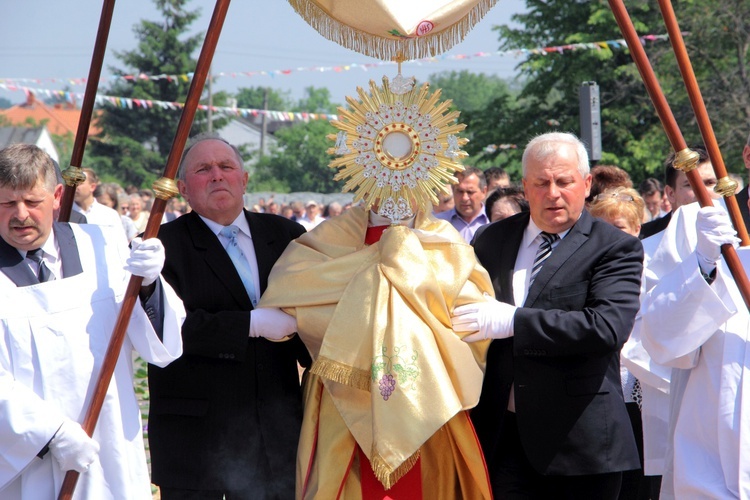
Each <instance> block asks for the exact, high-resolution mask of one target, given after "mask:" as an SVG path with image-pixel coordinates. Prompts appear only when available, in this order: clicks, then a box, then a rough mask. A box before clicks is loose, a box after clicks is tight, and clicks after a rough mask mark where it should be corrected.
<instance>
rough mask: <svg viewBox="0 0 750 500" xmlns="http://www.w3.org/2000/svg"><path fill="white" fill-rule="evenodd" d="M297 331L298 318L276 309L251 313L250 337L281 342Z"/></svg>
mask: <svg viewBox="0 0 750 500" xmlns="http://www.w3.org/2000/svg"><path fill="white" fill-rule="evenodd" d="M296 331H297V318H295V317H294V316H290V315H288V314H287V313H285V312H284V311H282V310H281V309H277V308H275V307H263V308H260V309H253V310H252V311H250V336H251V337H265V338H267V339H269V340H281V339H283V338H284V337H288V336H289V335H291V334H293V333H294V332H296Z"/></svg>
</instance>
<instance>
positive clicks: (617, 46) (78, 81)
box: [0, 33, 688, 86]
mask: <svg viewBox="0 0 750 500" xmlns="http://www.w3.org/2000/svg"><path fill="white" fill-rule="evenodd" d="M687 35H688V33H683V36H687ZM668 39H669V36H668V35H645V36H642V37H640V40H641V44H643V45H646V43H647V42H657V41H666V40H668ZM624 49H627V43H626V42H625V40H623V39H619V40H606V41H599V42H586V43H572V44H566V45H556V46H552V47H539V48H533V49H514V50H504V51H495V52H476V53H474V54H452V55H441V56H435V57H424V58H421V59H416V60H412V61H405V62H404V63H403V64H404V65H408V64H416V65H423V64H435V63H441V62H445V61H471V60H473V59H479V58H486V57H516V58H519V57H524V56H532V55H537V56H547V55H554V54H565V53H568V52H574V51H581V50H624ZM395 64H396V63H394V62H391V61H376V62H371V63H349V64H337V65H334V66H309V67H298V68H289V69H277V70H267V71H266V70H260V71H227V72H223V71H222V72H219V73H212V74H211V78H212V79H213V80H217V79H218V78H238V77H247V78H256V77H271V78H274V77H277V76H289V75H292V74H294V73H299V72H314V73H327V72H334V73H343V72H346V71H352V70H360V71H369V70H371V69H374V68H378V67H381V66H386V65H395ZM192 77H193V74H192V73H186V74H182V75H166V74H161V75H147V74H145V73H140V74H138V75H122V76H108V77H105V78H102V79H101V80H100V83H101V84H105V83H109V82H114V81H127V82H136V81H157V80H167V81H168V82H173V83H178V82H189V81H190V80H191V79H192ZM0 84H5V85H8V86H12V85H21V84H27V85H28V84H34V85H45V84H63V85H69V86H80V85H86V78H62V77H53V78H0Z"/></svg>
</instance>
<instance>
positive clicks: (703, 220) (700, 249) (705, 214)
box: [695, 207, 740, 272]
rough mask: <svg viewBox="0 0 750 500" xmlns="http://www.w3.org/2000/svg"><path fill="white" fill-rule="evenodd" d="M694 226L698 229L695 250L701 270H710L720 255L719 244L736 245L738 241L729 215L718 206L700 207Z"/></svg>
mask: <svg viewBox="0 0 750 500" xmlns="http://www.w3.org/2000/svg"><path fill="white" fill-rule="evenodd" d="M695 228H696V230H697V231H698V242H697V244H696V246H695V252H696V254H697V255H698V264H700V266H701V269H702V270H703V272H710V271H712V270H713V269H714V268H715V267H716V262H717V261H718V260H719V258H720V257H721V245H724V244H727V243H728V244H730V245H732V246H734V247H737V246H738V245H739V243H740V240H739V238H737V232H736V231H735V230H734V227H733V226H732V222H731V220H730V219H729V215H728V214H727V213H726V212H725V211H724V210H722V209H721V208H719V207H703V208H701V209H700V210H699V211H698V219H697V220H696V221H695Z"/></svg>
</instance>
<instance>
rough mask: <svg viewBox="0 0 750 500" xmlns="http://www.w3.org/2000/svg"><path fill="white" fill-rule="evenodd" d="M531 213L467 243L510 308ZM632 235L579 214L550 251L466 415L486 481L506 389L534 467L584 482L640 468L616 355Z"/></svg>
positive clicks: (629, 298) (629, 282) (636, 254)
mask: <svg viewBox="0 0 750 500" xmlns="http://www.w3.org/2000/svg"><path fill="white" fill-rule="evenodd" d="M529 217H530V215H529V213H528V212H526V213H521V214H518V215H515V216H513V217H510V218H508V219H505V220H502V221H498V222H496V223H493V224H490V225H488V226H485V227H483V228H482V229H480V232H478V233H477V236H476V238H475V239H474V242H473V245H474V249H475V252H476V254H477V257H478V258H479V261H480V262H481V263H482V265H483V266H484V267H485V268H486V269H487V271H488V272H489V274H490V277H491V278H492V283H493V287H494V290H495V294H496V296H497V298H498V300H500V301H503V302H507V303H509V304H513V303H514V299H513V287H512V280H513V268H514V267H515V261H516V256H517V255H518V249H519V247H520V245H521V241H522V238H523V233H524V230H525V229H526V226H527V225H528V224H529ZM642 263H643V249H642V247H641V243H640V241H639V240H638V239H637V238H634V237H633V236H630V235H627V234H626V233H624V232H623V231H621V230H619V229H616V228H615V227H613V226H611V225H609V224H607V223H605V222H603V221H600V220H597V219H594V218H593V217H591V216H590V215H589V214H588V212H586V211H584V212H583V214H582V215H581V218H580V219H579V220H578V221H577V222H576V224H575V225H574V226H573V227H572V228H571V230H570V232H569V233H568V234H567V235H566V236H565V238H563V239H562V240H561V241H560V243H559V244H558V245H557V247H555V249H554V251H553V252H552V254H551V255H550V257H549V258H548V259H547V261H546V262H545V264H544V266H543V267H542V269H541V271H540V272H539V274H538V275H537V277H536V279H535V280H534V283H533V284H532V286H531V288H530V290H529V293H528V295H527V298H526V301H525V303H524V304H523V305H522V306H523V307H520V308H519V309H518V310H517V311H516V313H515V316H514V336H513V337H511V338H508V339H502V340H494V341H493V342H492V344H491V346H490V349H489V352H488V357H487V369H486V373H485V378H484V385H483V387H482V395H481V398H480V401H479V404H478V406H477V407H476V408H475V409H474V410H473V411H472V413H471V418H472V420H473V422H474V425H475V426H476V430H477V435H478V436H479V440H480V442H481V444H482V448H483V451H484V453H485V456H486V459H487V465H488V468H489V472H490V476H491V477H492V476H494V475H496V474H497V473H498V472H499V464H498V463H497V461H496V459H495V457H496V451H497V450H498V449H500V447H502V446H504V443H502V442H501V439H500V430H501V425H502V420H503V418H504V414H505V412H506V409H507V405H508V398H509V395H510V388H511V386H513V387H514V391H515V405H516V416H517V421H518V432H519V436H520V439H521V444H522V446H523V449H524V451H525V453H526V455H527V457H528V459H529V461H530V463H531V465H532V466H533V467H534V469H535V470H536V471H537V472H539V473H541V474H549V475H582V474H599V473H607V472H616V471H623V470H630V469H637V468H639V467H640V465H639V461H638V451H637V449H636V444H635V439H634V437H633V432H632V430H631V427H630V421H629V418H628V414H627V411H626V409H625V403H624V401H623V395H622V389H621V385H620V358H619V356H620V349H621V348H622V345H623V344H624V343H625V341H626V340H627V338H628V336H629V335H630V331H631V329H632V327H633V323H634V320H635V314H636V312H637V311H638V306H639V291H640V290H639V289H640V279H641V272H642V267H643V264H642Z"/></svg>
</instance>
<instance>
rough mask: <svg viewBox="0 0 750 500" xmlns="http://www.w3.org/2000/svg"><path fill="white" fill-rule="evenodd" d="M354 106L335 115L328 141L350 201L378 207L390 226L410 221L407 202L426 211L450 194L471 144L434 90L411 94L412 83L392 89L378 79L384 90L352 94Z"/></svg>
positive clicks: (395, 82)
mask: <svg viewBox="0 0 750 500" xmlns="http://www.w3.org/2000/svg"><path fill="white" fill-rule="evenodd" d="M357 93H358V94H359V97H360V100H359V101H358V100H356V99H354V98H352V97H347V98H346V101H347V103H348V104H349V107H350V109H344V108H339V113H340V118H341V119H340V120H331V124H333V126H334V127H336V128H337V129H339V132H338V134H330V135H329V136H328V138H329V139H331V140H335V141H336V145H335V146H334V147H333V148H330V149H329V150H328V153H329V154H332V155H337V156H338V158H335V159H334V160H332V161H331V163H330V164H329V166H330V167H331V168H339V169H340V170H339V172H338V173H337V174H336V176H335V177H334V179H335V180H341V179H347V181H346V184H345V185H344V188H343V190H344V191H353V192H354V193H355V198H354V201H355V202H358V201H360V200H364V202H365V204H366V206H367V208H368V209H369V208H370V207H372V206H373V205H375V204H377V205H378V213H379V214H380V215H383V216H385V217H388V218H389V219H391V220H392V221H394V222H396V221H399V220H402V219H405V218H408V217H411V216H412V215H413V210H412V202H414V203H415V204H416V206H418V207H419V208H420V209H422V210H424V211H428V210H429V208H430V207H431V205H433V204H435V203H437V202H438V198H437V194H436V193H437V192H449V190H448V185H449V184H452V183H455V182H456V179H455V177H454V176H453V174H454V173H455V172H460V171H463V169H464V167H463V166H462V165H461V164H460V163H458V161H457V160H458V159H459V158H463V157H465V156H467V154H466V152H464V151H462V150H461V147H462V146H463V145H465V144H466V143H467V142H469V140H468V139H466V138H462V137H459V136H458V135H457V134H458V133H459V132H461V131H462V130H463V129H465V128H466V125H465V124H463V123H458V122H457V119H458V116H459V114H460V113H459V112H458V111H450V112H449V111H448V109H449V107H450V105H451V101H450V100H446V101H440V90H437V91H435V92H434V93H432V94H431V93H430V91H429V85H428V84H427V83H425V84H423V85H422V86H421V87H416V86H414V81H413V79H404V78H403V77H402V76H401V74H400V73H399V74H398V76H396V77H395V78H394V79H393V81H392V82H391V81H389V80H388V77H386V76H384V77H383V86H382V87H378V86H377V85H376V84H375V82H374V81H373V80H370V92H369V94H368V93H367V92H365V90H364V89H363V88H362V87H357Z"/></svg>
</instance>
